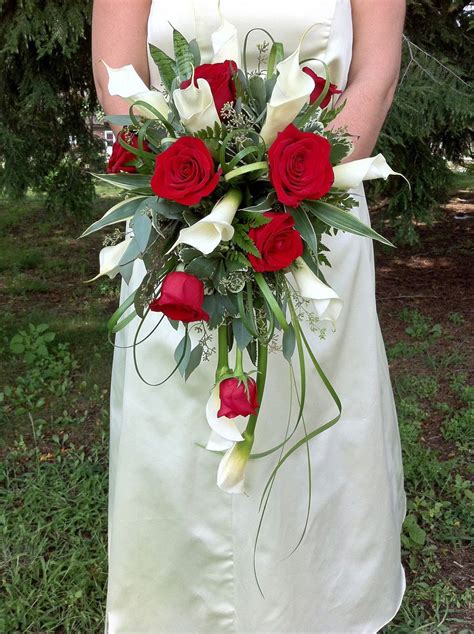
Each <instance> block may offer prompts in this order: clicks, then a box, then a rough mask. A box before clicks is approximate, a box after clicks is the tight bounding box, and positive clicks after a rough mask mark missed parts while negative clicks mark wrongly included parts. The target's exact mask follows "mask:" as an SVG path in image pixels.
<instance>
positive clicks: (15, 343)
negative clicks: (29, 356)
mask: <svg viewBox="0 0 474 634" xmlns="http://www.w3.org/2000/svg"><path fill="white" fill-rule="evenodd" d="M22 341H23V339H22V338H21V337H19V336H18V335H15V336H14V337H13V339H12V340H11V341H10V350H11V352H13V353H14V354H23V352H25V346H24V345H23V343H22Z"/></svg>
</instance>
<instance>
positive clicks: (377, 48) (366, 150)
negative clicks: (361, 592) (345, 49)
mask: <svg viewBox="0 0 474 634" xmlns="http://www.w3.org/2000/svg"><path fill="white" fill-rule="evenodd" d="M351 5H352V23H353V29H354V40H353V49H352V62H351V67H350V71H349V78H348V81H347V86H346V89H345V91H344V93H343V94H342V95H341V96H340V98H339V100H338V102H339V103H341V102H342V101H344V100H347V104H346V107H345V108H344V109H343V111H342V112H341V113H340V114H339V115H338V116H337V117H336V119H335V120H334V122H333V123H332V124H331V128H339V127H347V130H348V132H349V134H352V135H354V139H353V140H354V151H353V153H352V154H351V155H350V156H349V157H348V158H347V159H346V161H354V160H356V159H360V158H365V157H367V156H370V154H371V153H372V150H373V149H374V146H375V144H376V142H377V138H378V136H379V133H380V130H381V128H382V125H383V122H384V121H385V118H386V116H387V113H388V111H389V108H390V105H391V103H392V100H393V96H394V94H395V89H396V87H397V82H398V76H399V72H400V57H401V44H402V33H403V23H404V20H405V0H351Z"/></svg>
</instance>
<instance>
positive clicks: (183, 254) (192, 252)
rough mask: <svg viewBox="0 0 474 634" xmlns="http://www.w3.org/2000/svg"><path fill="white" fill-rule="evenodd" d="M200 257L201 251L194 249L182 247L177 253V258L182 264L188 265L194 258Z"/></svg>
mask: <svg viewBox="0 0 474 634" xmlns="http://www.w3.org/2000/svg"><path fill="white" fill-rule="evenodd" d="M201 255H202V253H201V251H199V250H198V249H195V248H194V247H184V248H183V249H181V251H180V252H179V258H180V260H181V261H182V262H184V264H189V263H190V262H192V261H193V260H195V259H196V258H199V257H201Z"/></svg>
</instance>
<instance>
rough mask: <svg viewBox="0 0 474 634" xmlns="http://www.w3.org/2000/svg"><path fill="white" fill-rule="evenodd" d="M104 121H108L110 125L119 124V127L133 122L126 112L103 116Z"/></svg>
mask: <svg viewBox="0 0 474 634" xmlns="http://www.w3.org/2000/svg"><path fill="white" fill-rule="evenodd" d="M104 121H108V122H109V123H111V124H112V125H119V126H121V127H123V126H125V125H131V124H132V123H133V121H132V120H131V118H130V117H129V115H128V114H110V115H107V116H106V117H104Z"/></svg>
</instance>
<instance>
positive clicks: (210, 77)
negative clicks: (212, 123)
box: [180, 59, 237, 118]
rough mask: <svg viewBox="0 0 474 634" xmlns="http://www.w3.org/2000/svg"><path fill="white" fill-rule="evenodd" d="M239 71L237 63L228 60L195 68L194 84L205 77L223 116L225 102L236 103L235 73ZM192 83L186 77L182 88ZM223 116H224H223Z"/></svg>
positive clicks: (218, 110) (218, 109)
mask: <svg viewBox="0 0 474 634" xmlns="http://www.w3.org/2000/svg"><path fill="white" fill-rule="evenodd" d="M236 72H237V64H236V63H235V62H231V61H230V60H228V59H227V60H226V61H225V62H219V63H218V64H201V66H197V67H196V68H195V70H194V84H195V86H197V81H196V80H198V79H200V78H202V79H205V80H206V81H207V82H208V84H209V87H210V88H211V92H212V96H213V97H214V103H215V105H216V110H217V114H218V115H219V117H221V110H222V108H223V106H224V104H225V103H228V102H230V103H232V104H233V103H234V102H235V100H236V97H237V91H236V88H235V82H234V78H233V74H235V73H236ZM190 83H191V80H190V79H186V81H183V83H182V84H181V86H180V87H181V88H187V87H188V86H189V84H190ZM221 118H222V117H221Z"/></svg>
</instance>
